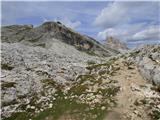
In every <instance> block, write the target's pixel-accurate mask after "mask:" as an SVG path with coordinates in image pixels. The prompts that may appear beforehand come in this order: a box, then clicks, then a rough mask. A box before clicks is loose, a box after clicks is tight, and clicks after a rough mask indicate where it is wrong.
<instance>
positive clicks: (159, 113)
mask: <svg viewBox="0 0 160 120" xmlns="http://www.w3.org/2000/svg"><path fill="white" fill-rule="evenodd" d="M151 118H152V119H153V120H159V119H160V111H159V110H154V111H152V113H151Z"/></svg>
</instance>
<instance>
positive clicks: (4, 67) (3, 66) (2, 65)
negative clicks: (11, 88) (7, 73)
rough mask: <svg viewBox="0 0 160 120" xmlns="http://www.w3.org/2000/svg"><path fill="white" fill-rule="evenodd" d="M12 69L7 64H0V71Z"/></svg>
mask: <svg viewBox="0 0 160 120" xmlns="http://www.w3.org/2000/svg"><path fill="white" fill-rule="evenodd" d="M13 68H14V67H13V66H11V65H9V64H1V69H4V70H12V69H13Z"/></svg>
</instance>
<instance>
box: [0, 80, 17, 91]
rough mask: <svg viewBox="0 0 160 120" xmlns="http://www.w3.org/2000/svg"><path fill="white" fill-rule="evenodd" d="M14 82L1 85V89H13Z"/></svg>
mask: <svg viewBox="0 0 160 120" xmlns="http://www.w3.org/2000/svg"><path fill="white" fill-rule="evenodd" d="M15 84H16V83H15V82H3V83H1V88H2V90H3V89H6V88H11V87H15Z"/></svg>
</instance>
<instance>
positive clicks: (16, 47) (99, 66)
mask: <svg viewBox="0 0 160 120" xmlns="http://www.w3.org/2000/svg"><path fill="white" fill-rule="evenodd" d="M1 32H2V36H1V39H2V45H1V49H2V54H1V101H2V107H1V116H2V119H3V120H22V119H23V120H82V119H84V120H159V119H160V87H159V85H160V79H159V78H160V64H159V63H160V45H147V46H142V47H139V48H136V49H134V50H132V51H127V52H125V53H122V54H120V51H119V50H118V49H115V47H114V48H112V47H111V46H108V47H107V46H104V45H102V44H100V43H99V42H97V41H96V40H94V39H93V38H90V37H88V36H85V35H81V34H80V33H77V32H75V31H74V30H72V29H70V28H67V27H65V26H64V25H63V24H61V23H60V22H46V23H44V24H42V25H40V26H38V27H33V26H32V25H11V26H5V27H2V31H1ZM111 41H112V40H111ZM113 41H114V40H113ZM110 43H112V44H115V42H110ZM117 44H118V45H117ZM120 44H121V43H119V42H118V43H117V42H116V45H115V46H118V47H119V48H123V49H126V47H125V46H123V45H122V47H120V46H121V45H120Z"/></svg>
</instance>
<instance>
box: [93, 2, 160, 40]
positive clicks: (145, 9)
mask: <svg viewBox="0 0 160 120" xmlns="http://www.w3.org/2000/svg"><path fill="white" fill-rule="evenodd" d="M158 4H160V2H158V1H157V2H142V1H141V2H112V3H110V4H108V6H106V7H105V8H104V9H102V11H101V13H100V14H99V15H98V16H97V17H96V18H95V20H94V22H93V24H94V25H95V26H96V27H100V28H101V29H102V31H100V32H99V33H98V34H97V38H98V39H106V37H107V36H115V37H117V38H119V39H122V40H124V41H127V42H128V41H133V40H134V41H138V40H139V41H141V42H143V41H144V42H146V41H147V42H148V43H149V40H151V41H153V40H154V41H159V42H160V14H159V10H160V8H159V7H160V6H159V5H158Z"/></svg>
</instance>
